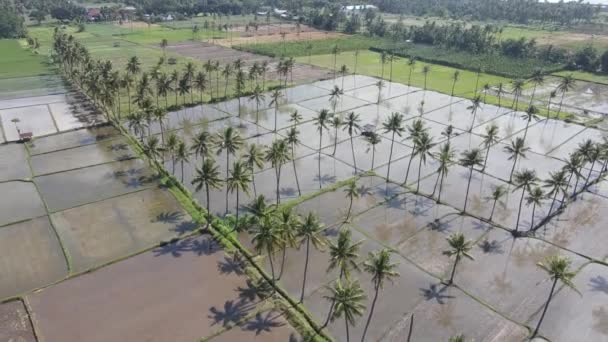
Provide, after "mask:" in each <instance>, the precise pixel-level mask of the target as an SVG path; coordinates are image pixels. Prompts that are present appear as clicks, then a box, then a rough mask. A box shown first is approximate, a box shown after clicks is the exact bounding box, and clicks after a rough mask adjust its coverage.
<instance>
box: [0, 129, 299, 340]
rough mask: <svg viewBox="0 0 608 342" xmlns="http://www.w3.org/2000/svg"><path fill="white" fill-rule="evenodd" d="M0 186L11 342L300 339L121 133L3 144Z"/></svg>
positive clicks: (5, 316) (4, 336) (3, 288)
mask: <svg viewBox="0 0 608 342" xmlns="http://www.w3.org/2000/svg"><path fill="white" fill-rule="evenodd" d="M0 191H1V192H2V194H3V196H2V198H1V199H0V208H1V209H0V246H1V247H2V250H3V251H4V253H3V262H2V263H0V272H1V273H2V274H4V275H5V276H3V277H2V279H1V280H0V298H1V299H2V300H3V301H4V302H3V304H0V340H2V341H13V340H18V341H37V340H39V339H44V340H45V341H77V340H81V339H82V338H83V336H93V335H94V336H95V337H91V338H88V337H87V340H90V341H105V340H125V339H127V340H129V339H132V340H139V339H142V338H143V339H146V340H150V341H168V340H172V341H193V340H198V339H200V338H208V339H210V338H213V339H217V340H218V341H221V340H226V341H231V340H234V339H245V340H249V339H253V338H258V339H262V340H265V339H267V338H271V339H275V340H277V341H279V340H280V341H288V340H298V339H299V338H300V337H299V335H298V333H297V332H296V331H295V329H294V328H292V327H291V325H290V324H289V323H288V322H287V320H286V318H285V317H284V315H283V313H282V312H281V311H280V310H277V308H276V307H275V305H273V304H272V302H271V301H269V300H267V299H266V297H263V296H261V295H260V296H258V295H256V288H255V285H254V284H253V283H251V282H250V280H249V279H248V278H247V277H246V276H245V275H244V273H243V272H244V271H243V269H241V268H240V267H242V266H239V264H235V263H233V262H231V260H232V259H231V258H230V257H229V256H228V255H225V254H224V253H223V250H222V249H221V247H220V246H219V244H218V243H217V242H215V241H214V240H213V239H211V238H210V237H209V236H206V235H205V236H200V235H194V236H192V232H193V231H194V230H195V229H197V228H198V226H197V224H195V223H194V222H193V220H192V219H191V218H190V216H189V215H188V214H187V213H186V212H185V211H184V210H183V209H182V208H181V206H180V205H179V203H178V202H177V200H176V199H175V198H174V197H173V195H172V194H171V193H170V191H169V190H168V189H166V188H164V187H162V186H161V185H160V183H159V179H158V176H157V175H156V173H154V172H153V171H152V169H151V168H149V167H148V165H147V164H146V163H145V162H144V161H142V160H141V159H138V158H136V156H135V153H134V152H133V150H132V148H131V147H130V146H129V144H128V143H127V140H126V139H125V138H124V136H122V135H121V134H120V132H119V131H118V130H116V129H115V128H113V127H111V126H98V127H95V128H89V129H81V130H75V131H70V132H64V133H58V134H53V135H49V136H45V137H40V138H34V139H33V140H32V141H31V142H30V143H27V144H14V143H12V144H4V145H1V146H0ZM168 241H173V242H170V243H169V242H168ZM161 242H164V243H161ZM159 243H160V247H159ZM139 253H141V254H139ZM126 257H130V258H128V259H127V260H123V261H120V260H122V259H123V258H126ZM222 265H224V266H223V268H222ZM100 267H101V268H100ZM98 268H100V269H98ZM92 270H95V271H93V272H89V271H92ZM210 293H213V296H210V295H209V294H210ZM160 308H162V310H158V309H160ZM159 320H162V321H163V322H164V324H162V325H158V324H157V322H158V321H159ZM75 322H77V323H75ZM100 327H104V328H103V329H101V330H103V331H104V332H103V333H101V332H99V328H100ZM34 331H35V332H36V334H35V335H34ZM93 331H97V333H95V334H92V332H93ZM91 334H92V335H91ZM35 336H36V337H35Z"/></svg>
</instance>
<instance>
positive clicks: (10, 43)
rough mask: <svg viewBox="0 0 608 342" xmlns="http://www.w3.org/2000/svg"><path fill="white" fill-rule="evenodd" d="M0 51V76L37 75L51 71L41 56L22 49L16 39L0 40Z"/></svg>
mask: <svg viewBox="0 0 608 342" xmlns="http://www.w3.org/2000/svg"><path fill="white" fill-rule="evenodd" d="M0 51H2V63H0V78H10V77H27V76H39V75H46V74H49V73H50V72H51V71H50V70H49V67H48V66H47V65H46V60H45V58H44V57H43V56H40V55H37V54H34V53H32V52H30V51H27V50H25V49H23V48H22V47H21V46H20V45H19V41H17V40H0Z"/></svg>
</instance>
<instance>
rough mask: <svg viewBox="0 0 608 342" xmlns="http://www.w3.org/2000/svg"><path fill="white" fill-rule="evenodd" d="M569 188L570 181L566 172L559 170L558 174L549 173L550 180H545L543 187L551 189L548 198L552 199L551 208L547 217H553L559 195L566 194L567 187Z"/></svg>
mask: <svg viewBox="0 0 608 342" xmlns="http://www.w3.org/2000/svg"><path fill="white" fill-rule="evenodd" d="M567 186H568V179H567V176H566V171H565V170H563V169H562V170H559V171H556V172H549V178H547V179H545V180H543V187H545V188H547V189H549V193H547V196H549V197H551V206H550V207H549V213H547V216H551V213H552V212H553V206H554V205H555V201H556V200H557V195H559V193H562V194H565V193H566V187H567Z"/></svg>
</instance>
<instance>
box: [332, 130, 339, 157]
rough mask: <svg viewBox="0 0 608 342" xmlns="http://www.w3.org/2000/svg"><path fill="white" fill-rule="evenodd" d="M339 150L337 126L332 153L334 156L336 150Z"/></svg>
mask: <svg viewBox="0 0 608 342" xmlns="http://www.w3.org/2000/svg"><path fill="white" fill-rule="evenodd" d="M337 148H338V127H337V126H336V130H335V133H334V151H333V152H332V154H331V155H332V156H335V155H336V149H337Z"/></svg>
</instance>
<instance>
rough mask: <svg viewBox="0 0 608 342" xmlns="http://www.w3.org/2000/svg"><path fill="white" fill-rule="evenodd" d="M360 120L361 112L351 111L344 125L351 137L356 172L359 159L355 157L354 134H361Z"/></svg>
mask: <svg viewBox="0 0 608 342" xmlns="http://www.w3.org/2000/svg"><path fill="white" fill-rule="evenodd" d="M360 122H361V116H360V115H359V114H355V112H350V113H348V115H346V119H345V122H344V127H343V130H345V131H346V132H347V133H348V136H349V138H350V147H351V150H352V154H353V163H354V166H355V172H356V170H357V159H356V157H355V144H354V142H353V135H355V134H359V132H360V130H361V126H360Z"/></svg>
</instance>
